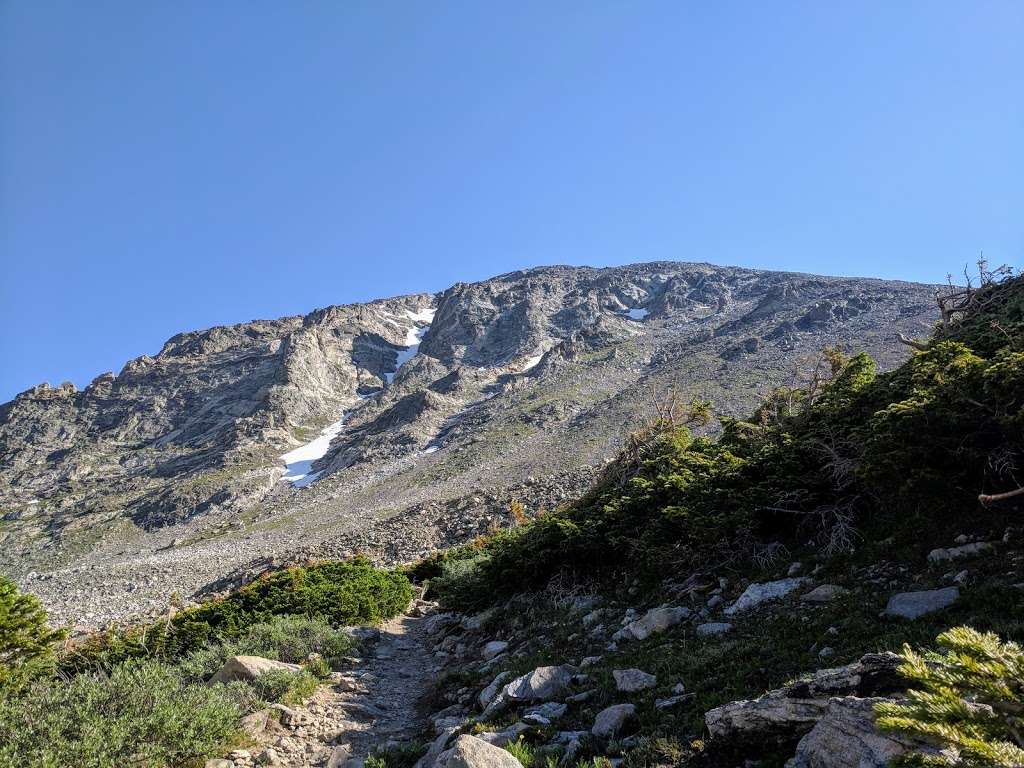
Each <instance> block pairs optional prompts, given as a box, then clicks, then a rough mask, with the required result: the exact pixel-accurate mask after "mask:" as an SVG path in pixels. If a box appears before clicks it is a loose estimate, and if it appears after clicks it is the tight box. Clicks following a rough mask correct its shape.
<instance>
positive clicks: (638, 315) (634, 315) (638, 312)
mask: <svg viewBox="0 0 1024 768" xmlns="http://www.w3.org/2000/svg"><path fill="white" fill-rule="evenodd" d="M649 314H651V313H650V312H648V311H647V310H646V309H627V310H626V315H627V316H628V317H629V319H630V320H643V319H644V318H645V317H647V316H648V315H649Z"/></svg>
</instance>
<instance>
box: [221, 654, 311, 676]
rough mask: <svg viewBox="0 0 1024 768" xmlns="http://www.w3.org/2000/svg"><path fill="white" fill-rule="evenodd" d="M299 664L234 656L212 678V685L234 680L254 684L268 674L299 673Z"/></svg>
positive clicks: (256, 657)
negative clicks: (279, 672) (254, 681)
mask: <svg viewBox="0 0 1024 768" xmlns="http://www.w3.org/2000/svg"><path fill="white" fill-rule="evenodd" d="M301 669H302V667H300V666H299V665H298V664H286V663H285V662H283V661H274V660H273V659H264V658H263V657H262V656H232V657H231V658H229V659H228V660H227V661H225V662H224V666H223V667H221V668H220V669H219V670H217V673H216V674H215V675H214V676H213V677H211V678H210V682H211V683H230V682H232V681H233V680H241V681H243V682H252V681H253V680H256V679H257V678H260V677H262V676H263V675H265V674H267V672H277V671H282V670H283V671H285V672H299V671H300V670H301Z"/></svg>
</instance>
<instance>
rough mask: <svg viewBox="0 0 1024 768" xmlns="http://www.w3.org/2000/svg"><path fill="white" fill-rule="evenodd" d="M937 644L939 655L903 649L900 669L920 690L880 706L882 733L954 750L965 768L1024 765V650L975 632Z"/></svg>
mask: <svg viewBox="0 0 1024 768" xmlns="http://www.w3.org/2000/svg"><path fill="white" fill-rule="evenodd" d="M937 641H938V644H939V646H940V648H941V649H942V650H941V651H940V652H933V651H929V652H925V653H918V652H917V651H915V650H913V649H912V648H911V647H910V646H909V645H905V646H904V647H903V653H902V654H901V655H902V658H903V663H902V664H901V665H900V667H899V671H900V674H902V675H903V676H904V677H906V678H907V679H908V680H909V681H910V682H911V684H912V686H913V687H912V688H911V689H910V690H908V691H907V699H906V701H904V702H887V703H883V704H879V705H877V706H876V707H875V714H876V715H877V723H878V725H879V727H880V728H882V729H883V730H892V731H900V732H903V733H906V734H910V735H912V736H916V737H919V738H922V739H924V740H926V741H930V742H932V743H935V744H937V745H938V746H940V747H942V748H944V749H947V748H951V751H956V752H958V753H959V759H958V762H957V764H958V765H961V766H970V767H971V768H974V767H975V766H979V767H980V766H1000V768H1001V767H1003V766H1008V767H1013V768H1019V767H1020V766H1024V650H1022V649H1021V647H1020V646H1019V645H1017V644H1016V643H1004V642H1002V641H1001V640H1000V638H999V637H998V636H997V635H995V634H993V633H991V632H987V633H984V634H983V633H981V632H978V631H977V630H975V629H971V628H970V627H954V628H953V629H950V630H948V631H946V632H943V633H942V634H941V635H939V636H938V638H937ZM944 764H948V763H944Z"/></svg>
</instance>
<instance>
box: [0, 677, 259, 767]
mask: <svg viewBox="0 0 1024 768" xmlns="http://www.w3.org/2000/svg"><path fill="white" fill-rule="evenodd" d="M239 714H240V713H239V710H238V708H237V705H236V704H235V703H234V701H233V700H232V698H231V696H230V694H229V693H228V692H227V690H226V689H225V688H224V687H223V686H204V685H196V684H190V683H187V682H185V681H184V680H183V679H182V678H181V676H180V675H179V674H178V673H177V672H176V671H175V670H174V669H173V668H171V667H169V666H167V665H166V664H162V663H159V662H154V661H146V662H138V661H132V662H128V663H125V664H121V665H118V666H116V667H115V668H114V669H113V670H112V671H111V673H110V675H109V676H108V675H106V674H102V673H86V674H82V675H79V676H77V677H75V678H74V679H72V680H71V681H70V682H63V681H48V682H37V683H35V684H33V685H32V686H31V687H30V688H29V689H28V690H27V691H26V692H25V693H24V694H23V695H21V696H14V697H9V698H6V699H4V700H0V765H11V766H14V765H16V766H19V768H56V767H57V766H72V765H75V766H89V768H115V766H116V767H117V768H120V766H124V765H136V766H147V767H148V766H152V767H153V768H156V766H167V765H187V764H189V763H190V762H193V761H197V760H200V759H202V758H204V757H207V756H209V755H212V754H215V753H217V752H220V751H222V750H223V749H224V747H225V746H226V745H228V744H229V743H231V742H232V740H233V739H234V738H235V737H236V736H237V724H238V718H239Z"/></svg>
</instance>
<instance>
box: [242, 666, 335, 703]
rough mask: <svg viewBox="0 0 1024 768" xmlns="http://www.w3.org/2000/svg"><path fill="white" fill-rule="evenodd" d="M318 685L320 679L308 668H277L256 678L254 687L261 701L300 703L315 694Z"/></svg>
mask: <svg viewBox="0 0 1024 768" xmlns="http://www.w3.org/2000/svg"><path fill="white" fill-rule="evenodd" d="M318 685H320V681H319V680H318V679H317V678H316V677H314V676H313V675H312V674H310V673H309V672H308V671H306V670H302V671H300V672H290V671H289V670H287V669H275V670H271V671H270V672H267V673H266V674H264V675H260V676H259V677H258V678H256V680H254V681H253V683H252V688H253V691H254V692H255V694H256V697H257V698H258V699H260V700H261V701H266V702H271V703H273V702H281V703H284V704H300V703H302V702H303V701H305V700H306V699H308V698H309V697H310V696H312V695H313V692H314V691H315V690H316V689H317V686H318Z"/></svg>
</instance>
